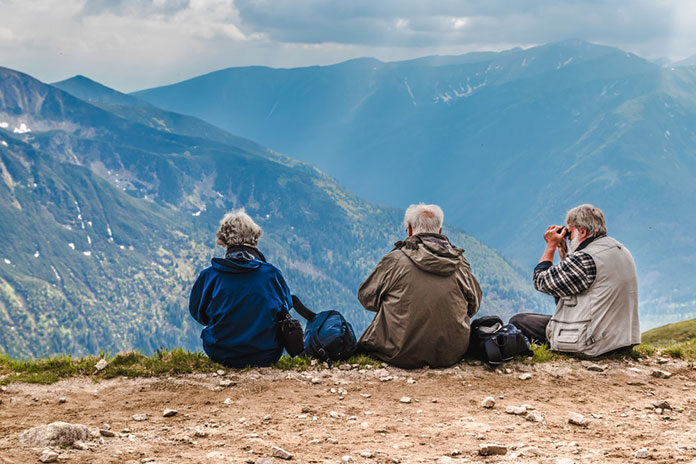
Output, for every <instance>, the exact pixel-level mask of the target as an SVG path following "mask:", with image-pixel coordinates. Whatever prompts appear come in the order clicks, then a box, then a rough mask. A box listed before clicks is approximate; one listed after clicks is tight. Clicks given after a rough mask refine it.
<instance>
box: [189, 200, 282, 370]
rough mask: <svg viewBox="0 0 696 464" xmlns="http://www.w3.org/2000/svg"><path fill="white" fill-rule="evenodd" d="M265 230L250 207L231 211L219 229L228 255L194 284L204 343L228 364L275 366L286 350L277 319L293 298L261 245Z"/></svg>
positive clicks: (192, 305) (194, 310)
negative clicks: (250, 210)
mask: <svg viewBox="0 0 696 464" xmlns="http://www.w3.org/2000/svg"><path fill="white" fill-rule="evenodd" d="M262 233H263V232H262V230H261V227H259V226H258V225H257V224H256V223H255V222H254V220H253V219H252V218H251V217H249V215H247V214H246V213H245V212H244V210H237V211H232V212H231V213H228V214H226V215H225V216H224V217H223V218H222V220H221V221H220V228H219V229H218V231H217V234H216V243H217V244H218V245H220V246H222V247H224V248H225V249H226V250H227V253H226V255H225V258H213V260H212V265H211V266H210V267H208V268H206V269H204V270H203V271H202V272H201V273H200V275H199V276H198V279H197V280H196V282H195V283H194V284H193V289H192V290H191V298H190V300H189V311H190V312H191V316H193V318H194V319H195V320H196V321H198V322H199V323H200V324H202V325H204V326H205V328H204V329H203V331H202V333H201V339H202V340H203V349H204V350H205V352H206V353H207V354H208V356H209V357H210V359H212V360H213V361H215V362H218V363H220V364H223V365H225V366H228V367H234V368H242V367H246V366H269V365H271V364H273V363H274V362H276V361H277V360H278V359H279V358H280V356H281V354H282V352H283V347H282V346H281V344H280V342H279V340H278V336H277V327H278V322H277V320H278V316H279V314H280V313H281V312H283V311H289V310H290V309H291V308H292V299H291V297H290V290H289V289H288V286H287V284H286V283H285V279H283V276H282V274H281V273H280V271H279V270H278V269H277V268H276V267H275V266H273V265H272V264H269V263H267V262H266V258H265V257H264V255H263V254H262V253H261V251H259V249H258V248H257V244H258V241H259V238H260V237H261V234H262Z"/></svg>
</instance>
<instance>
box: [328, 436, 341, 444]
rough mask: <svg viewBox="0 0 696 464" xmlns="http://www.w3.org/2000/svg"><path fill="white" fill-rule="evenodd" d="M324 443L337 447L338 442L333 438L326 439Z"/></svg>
mask: <svg viewBox="0 0 696 464" xmlns="http://www.w3.org/2000/svg"><path fill="white" fill-rule="evenodd" d="M326 443H328V444H329V445H338V440H336V439H335V438H331V437H329V438H327V439H326Z"/></svg>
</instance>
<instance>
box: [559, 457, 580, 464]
mask: <svg viewBox="0 0 696 464" xmlns="http://www.w3.org/2000/svg"><path fill="white" fill-rule="evenodd" d="M554 463H555V464H575V461H573V460H572V459H570V458H556V460H555V461H554Z"/></svg>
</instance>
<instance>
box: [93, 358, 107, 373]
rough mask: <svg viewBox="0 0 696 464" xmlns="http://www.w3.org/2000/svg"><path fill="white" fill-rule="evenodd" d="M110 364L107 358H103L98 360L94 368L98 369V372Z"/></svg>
mask: <svg viewBox="0 0 696 464" xmlns="http://www.w3.org/2000/svg"><path fill="white" fill-rule="evenodd" d="M108 365H109V363H108V362H106V359H104V358H102V359H100V360H99V361H98V362H97V364H95V365H94V368H95V369H96V370H97V372H100V371H103V370H104V369H106V366H108Z"/></svg>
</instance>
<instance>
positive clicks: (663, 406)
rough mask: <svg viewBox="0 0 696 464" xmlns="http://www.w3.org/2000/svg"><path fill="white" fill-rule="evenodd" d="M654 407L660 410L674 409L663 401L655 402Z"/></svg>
mask: <svg viewBox="0 0 696 464" xmlns="http://www.w3.org/2000/svg"><path fill="white" fill-rule="evenodd" d="M653 407H654V408H655V409H657V408H660V409H669V410H671V409H672V406H671V405H670V404H669V402H667V401H665V400H662V401H655V402H653Z"/></svg>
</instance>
